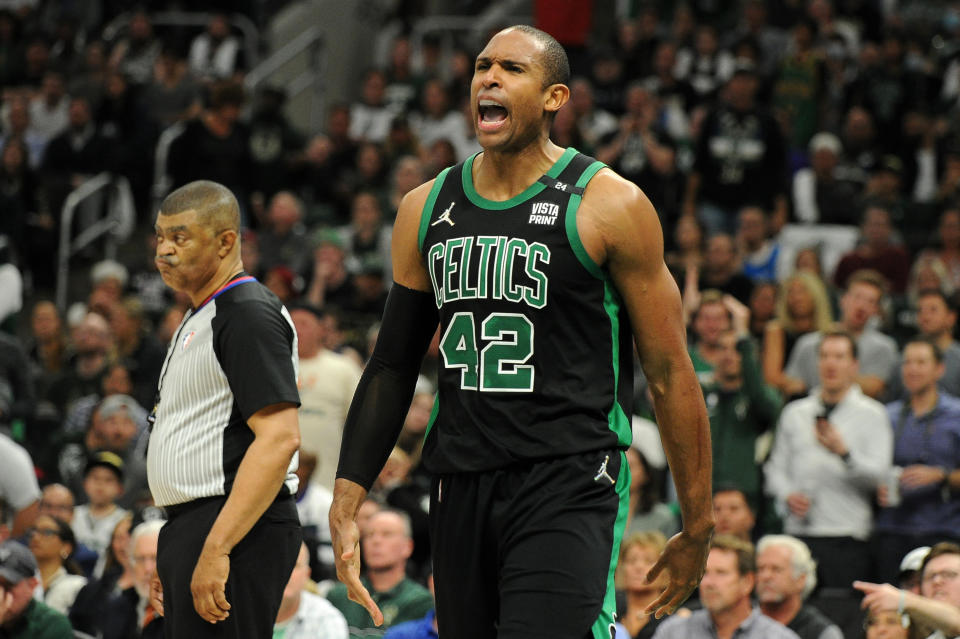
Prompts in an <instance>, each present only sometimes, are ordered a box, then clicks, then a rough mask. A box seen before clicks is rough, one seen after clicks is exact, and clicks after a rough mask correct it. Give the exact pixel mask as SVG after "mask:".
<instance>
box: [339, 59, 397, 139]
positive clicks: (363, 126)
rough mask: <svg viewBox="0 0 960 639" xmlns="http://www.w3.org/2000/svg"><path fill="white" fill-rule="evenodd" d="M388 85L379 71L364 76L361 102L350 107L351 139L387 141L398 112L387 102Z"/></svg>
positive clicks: (369, 72) (372, 71)
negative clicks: (391, 124)
mask: <svg viewBox="0 0 960 639" xmlns="http://www.w3.org/2000/svg"><path fill="white" fill-rule="evenodd" d="M386 85H387V79H386V76H385V75H384V73H383V71H381V70H379V69H370V70H369V71H367V72H366V73H365V74H364V75H363V81H362V84H361V90H360V101H359V102H354V103H353V104H351V105H350V137H351V138H353V139H354V140H362V141H364V142H376V143H381V142H384V141H385V140H386V139H387V134H388V133H389V132H390V123H391V122H392V121H393V118H394V117H395V116H396V115H397V111H396V109H395V108H394V107H392V106H391V105H390V104H388V103H387V101H386Z"/></svg>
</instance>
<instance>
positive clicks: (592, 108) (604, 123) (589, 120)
mask: <svg viewBox="0 0 960 639" xmlns="http://www.w3.org/2000/svg"><path fill="white" fill-rule="evenodd" d="M570 108H571V109H572V110H573V115H574V120H575V121H576V128H577V131H578V132H579V137H580V138H581V140H582V141H583V144H584V147H585V148H586V149H591V150H593V149H596V148H597V147H598V146H599V145H600V142H601V140H602V139H603V138H604V136H606V135H608V134H610V133H613V132H614V131H616V130H617V126H618V123H617V118H616V117H614V115H613V114H612V113H610V112H609V111H604V110H603V109H600V108H598V107H597V106H596V104H594V100H593V85H591V84H590V80H589V79H587V78H583V77H580V78H574V79H573V80H571V81H570Z"/></svg>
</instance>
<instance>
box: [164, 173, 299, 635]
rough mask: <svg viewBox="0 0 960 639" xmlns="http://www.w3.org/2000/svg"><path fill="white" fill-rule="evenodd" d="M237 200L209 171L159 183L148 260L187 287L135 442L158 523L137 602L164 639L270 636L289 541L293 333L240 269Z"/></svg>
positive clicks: (292, 540) (175, 285)
mask: <svg viewBox="0 0 960 639" xmlns="http://www.w3.org/2000/svg"><path fill="white" fill-rule="evenodd" d="M239 222H240V214H239V208H238V206H237V200H236V198H235V197H234V196H233V194H232V193H231V192H230V191H229V190H228V189H226V188H225V187H223V186H221V185H220V184H216V183H214V182H207V181H199V182H191V183H190V184H187V185H186V186H183V187H181V188H179V189H177V190H176V191H174V192H173V193H171V194H170V195H169V196H168V197H167V198H166V199H165V200H164V201H163V204H161V206H160V213H159V215H158V216H157V222H156V233H157V255H156V264H157V268H158V270H159V271H160V274H161V276H162V277H163V281H164V282H166V284H167V285H168V286H170V287H171V288H172V289H174V290H175V291H179V292H182V293H185V294H186V295H188V296H189V297H190V301H191V303H192V308H191V309H190V311H189V312H188V313H187V314H186V315H185V317H184V319H183V321H182V322H181V323H180V327H179V328H178V329H177V332H176V334H175V335H174V338H173V340H172V341H171V343H170V346H169V348H168V350H167V358H166V361H165V362H164V365H163V370H162V372H161V375H160V383H159V389H158V393H157V405H156V406H155V407H154V418H155V419H154V423H153V427H152V432H151V434H150V445H149V449H148V453H147V473H148V478H149V480H150V490H151V492H152V493H153V497H154V500H155V502H156V504H157V505H158V506H163V507H165V508H166V510H167V513H168V515H169V520H168V521H167V523H166V525H165V526H164V527H163V529H162V530H161V531H160V540H159V546H158V550H157V572H158V575H159V579H155V580H154V583H153V584H152V586H151V599H152V600H153V604H154V607H155V608H156V609H157V611H158V612H160V613H161V614H163V615H164V617H165V621H164V629H165V636H166V637H168V638H169V637H178V638H182V637H191V638H192V637H257V638H263V637H270V636H271V634H272V629H273V621H274V619H275V617H276V615H277V611H278V609H279V607H280V600H281V598H282V596H283V589H284V586H285V585H286V583H287V579H288V578H289V577H290V572H291V570H292V569H293V566H294V563H295V562H296V558H297V552H298V550H299V548H300V537H301V535H300V522H299V519H298V518H297V511H296V505H295V503H294V500H293V497H292V496H293V495H294V494H296V488H297V478H296V475H294V472H293V471H294V469H295V468H296V458H295V455H296V451H297V447H298V446H299V443H300V429H299V425H298V422H297V407H298V406H299V405H300V398H299V395H298V393H297V381H296V379H297V338H296V332H295V330H294V327H293V323H292V322H291V320H290V316H289V314H288V313H287V311H286V309H285V308H284V307H283V305H282V304H281V303H280V301H279V300H278V299H277V298H276V297H275V296H274V295H273V294H272V293H270V292H269V291H268V290H267V289H266V288H265V287H263V286H262V285H261V284H260V283H259V282H257V281H256V280H254V279H253V278H252V277H250V276H248V275H246V274H245V273H244V272H243V268H242V265H241V262H240V237H239V235H238V229H239Z"/></svg>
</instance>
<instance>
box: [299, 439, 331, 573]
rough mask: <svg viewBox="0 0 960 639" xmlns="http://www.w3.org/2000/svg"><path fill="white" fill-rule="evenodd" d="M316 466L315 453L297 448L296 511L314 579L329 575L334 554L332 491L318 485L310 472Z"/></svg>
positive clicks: (313, 470) (312, 472)
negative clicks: (331, 511) (297, 481)
mask: <svg viewBox="0 0 960 639" xmlns="http://www.w3.org/2000/svg"><path fill="white" fill-rule="evenodd" d="M316 469H317V455H316V453H313V452H310V451H308V450H304V449H303V448H301V449H300V463H299V464H298V465H297V479H298V480H299V482H300V483H299V485H298V486H297V494H296V499H297V514H298V515H299V516H300V527H301V530H302V531H303V541H304V543H306V544H307V548H309V549H311V551H312V554H311V564H312V565H311V567H313V566H316V568H317V569H316V571H315V573H314V574H315V575H316V577H315V578H316V580H317V581H319V580H320V579H321V578H329V577H333V576H334V574H335V571H334V564H335V561H334V557H333V546H332V542H331V537H330V520H329V519H328V518H327V515H328V513H329V512H330V504H331V503H333V491H331V490H329V489H328V488H326V487H325V486H322V485H321V484H320V483H319V482H317V480H316V479H314V478H313V477H314V475H315V474H316Z"/></svg>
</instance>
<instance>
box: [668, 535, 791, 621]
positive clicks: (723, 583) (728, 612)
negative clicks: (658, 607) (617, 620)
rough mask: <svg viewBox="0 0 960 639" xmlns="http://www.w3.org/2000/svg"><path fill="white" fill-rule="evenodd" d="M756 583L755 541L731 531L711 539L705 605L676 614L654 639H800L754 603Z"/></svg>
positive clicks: (702, 597)
mask: <svg viewBox="0 0 960 639" xmlns="http://www.w3.org/2000/svg"><path fill="white" fill-rule="evenodd" d="M755 583H756V558H755V556H754V550H753V544H751V543H750V542H749V541H743V540H740V539H737V538H735V537H730V536H729V535H716V536H714V538H713V541H711V542H710V554H709V555H707V569H706V572H705V573H704V574H703V579H702V580H701V581H700V602H701V603H702V604H703V608H702V609H700V610H697V611H695V612H693V613H692V614H690V615H674V616H672V617H671V618H669V619H667V620H666V621H664V622H663V623H662V624H661V625H660V627H659V628H657V632H656V634H654V639H673V638H674V637H676V638H678V639H679V638H680V637H683V638H684V639H707V638H709V637H733V636H737V637H742V638H743V639H750V638H752V637H764V638H766V639H797V635H796V633H794V632H793V631H792V630H788V629H787V628H786V627H784V626H783V625H781V624H779V623H778V622H776V621H774V620H773V619H771V618H770V617H767V616H766V615H763V614H761V612H760V610H759V609H758V608H754V607H753V603H752V602H751V599H750V595H751V594H752V593H753V588H754V585H755Z"/></svg>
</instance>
